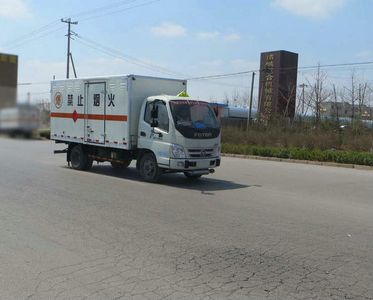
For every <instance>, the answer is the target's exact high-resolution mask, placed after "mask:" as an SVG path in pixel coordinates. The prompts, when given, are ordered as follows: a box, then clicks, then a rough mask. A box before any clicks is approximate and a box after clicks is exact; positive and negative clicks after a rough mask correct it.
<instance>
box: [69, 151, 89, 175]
mask: <svg viewBox="0 0 373 300" xmlns="http://www.w3.org/2000/svg"><path fill="white" fill-rule="evenodd" d="M70 160H71V166H72V167H73V169H75V170H88V169H90V168H91V167H92V160H91V159H90V158H89V157H88V154H87V153H86V152H85V151H84V150H83V147H82V146H81V145H76V146H74V147H73V148H72V149H71V153H70Z"/></svg>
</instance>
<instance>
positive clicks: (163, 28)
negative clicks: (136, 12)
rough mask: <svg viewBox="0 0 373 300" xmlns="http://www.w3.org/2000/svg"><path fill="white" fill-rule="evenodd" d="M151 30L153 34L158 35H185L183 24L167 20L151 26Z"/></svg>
mask: <svg viewBox="0 0 373 300" xmlns="http://www.w3.org/2000/svg"><path fill="white" fill-rule="evenodd" d="M151 32H152V34H153V35H155V36H159V37H180V36H185V35H186V29H185V28H184V27H183V26H181V25H179V24H175V23H167V22H165V23H162V24H161V25H159V26H155V27H152V28H151Z"/></svg>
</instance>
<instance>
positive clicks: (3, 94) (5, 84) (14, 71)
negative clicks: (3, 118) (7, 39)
mask: <svg viewBox="0 0 373 300" xmlns="http://www.w3.org/2000/svg"><path fill="white" fill-rule="evenodd" d="M17 80H18V56H17V55H12V54H4V53H0V108H4V107H13V106H15V105H16V102H17Z"/></svg>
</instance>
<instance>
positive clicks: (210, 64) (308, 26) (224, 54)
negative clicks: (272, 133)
mask: <svg viewBox="0 0 373 300" xmlns="http://www.w3.org/2000/svg"><path fill="white" fill-rule="evenodd" d="M135 6H137V7H135ZM105 7H106V9H105ZM109 8H110V9H109ZM372 12H373V1H372V0H231V1H228V0H220V1H213V0H204V1H201V0H199V1H198V0H188V1H181V0H159V1H151V0H127V1H126V0H124V1H118V0H110V1H109V0H107V1H104V0H90V1H85V0H82V1H72V0H61V1H46V0H0V27H1V28H2V34H1V35H0V51H3V52H8V53H14V54H18V55H19V82H32V83H40V82H48V81H49V80H50V79H51V78H52V77H53V75H55V76H56V77H57V78H63V77H64V76H65V68H66V66H65V65H66V57H65V55H66V37H65V36H64V35H65V34H66V29H67V28H66V24H62V23H60V22H59V21H58V20H59V19H60V18H62V17H64V18H65V17H70V16H71V17H72V18H73V19H74V20H78V21H79V24H78V25H77V26H73V30H74V31H75V32H77V33H78V34H79V35H80V36H81V37H83V38H85V39H86V40H85V43H86V42H87V40H93V41H94V42H95V43H98V44H100V45H104V46H106V47H109V48H113V49H116V50H118V51H119V54H120V56H122V54H123V55H129V56H131V57H134V58H137V59H140V60H141V62H143V61H144V62H146V64H147V66H148V65H149V64H152V65H156V70H154V68H151V70H150V69H148V68H144V67H143V66H139V65H136V64H133V61H132V60H131V61H128V60H127V61H126V60H123V59H122V58H119V57H113V56H108V55H106V54H104V53H102V52H100V51H97V50H96V49H93V48H92V44H91V45H90V46H89V47H88V46H86V45H85V44H82V42H84V41H81V40H79V39H77V40H76V41H73V42H72V50H71V51H72V53H73V56H74V60H75V64H76V68H77V72H78V76H100V75H109V74H129V73H136V74H144V75H156V76H162V77H184V75H185V77H197V76H202V75H209V74H220V73H230V72H239V71H245V70H251V69H257V68H258V66H259V57H260V53H261V52H264V51H269V50H279V49H283V50H289V51H293V52H297V53H299V55H300V56H299V65H300V66H308V65H315V64H317V63H319V62H320V63H321V64H334V63H345V62H359V61H372V60H373V35H372V34H371V27H372V25H371V24H370V23H371V13H372ZM85 19H87V20H85ZM53 21H55V22H54V23H51V22H53ZM46 24H50V25H49V26H48V27H45V28H42V29H41V30H40V27H42V26H44V25H46ZM34 30H37V31H36V32H33V31H34ZM30 32H32V33H31V34H30ZM25 35H26V37H27V38H25ZM15 39H18V42H13V43H12V41H14V40H15ZM95 47H97V45H96V46H95ZM141 64H142V63H141ZM158 66H160V67H162V68H165V69H167V71H172V72H173V73H177V75H172V74H166V73H167V72H163V71H164V70H163V69H162V72H159V70H160V69H159V68H158ZM351 71H352V70H351V68H349V69H347V68H344V69H338V70H335V69H334V70H327V71H326V72H328V76H329V80H330V81H332V80H335V81H338V83H340V84H343V80H345V79H347V78H348V77H349V74H350V73H351ZM357 71H358V75H359V76H361V77H362V78H364V79H366V80H372V79H373V78H372V77H371V75H372V73H371V66H370V67H368V68H367V67H365V68H363V69H358V70H357ZM307 76H312V74H311V73H304V72H303V73H300V75H299V81H302V80H305V77H307ZM249 86H250V77H249V76H241V77H234V78H225V79H224V80H213V81H212V80H209V81H191V82H190V83H189V91H190V93H191V94H192V95H194V96H196V97H200V98H205V99H214V100H222V99H224V97H225V96H226V95H228V96H230V95H232V94H234V93H241V94H243V93H247V91H248V90H249ZM28 91H31V92H32V98H33V100H34V101H38V100H39V99H41V98H48V84H47V83H46V84H33V85H29V86H20V88H19V98H20V100H22V99H24V98H25V97H26V96H25V95H26V93H27V92H28Z"/></svg>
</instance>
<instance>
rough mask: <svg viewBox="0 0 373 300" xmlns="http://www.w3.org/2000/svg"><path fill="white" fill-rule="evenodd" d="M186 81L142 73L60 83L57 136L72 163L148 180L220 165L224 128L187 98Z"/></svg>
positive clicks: (54, 88)
mask: <svg viewBox="0 0 373 300" xmlns="http://www.w3.org/2000/svg"><path fill="white" fill-rule="evenodd" d="M186 88H187V82H186V81H185V80H174V79H165V78H156V77H146V76H138V75H128V76H110V77H101V78H87V79H67V80H55V81H52V83H51V103H52V104H51V139H52V140H55V141H56V143H65V144H67V145H68V147H67V149H65V150H63V151H55V153H67V161H68V163H69V164H70V163H71V166H72V167H73V168H74V169H78V170H88V169H89V168H90V167H91V166H92V162H93V161H97V162H105V161H108V162H111V164H112V166H113V167H115V168H126V167H128V166H129V165H130V163H131V161H132V160H136V161H137V163H136V167H137V170H138V171H139V173H140V176H141V177H142V178H143V179H144V180H145V181H150V182H155V181H157V180H158V179H159V176H160V175H161V174H162V173H176V172H183V173H184V174H185V176H186V177H188V178H190V179H197V178H199V177H201V176H202V175H207V174H209V173H213V172H214V168H216V167H218V166H220V145H221V144H220V124H219V122H218V120H217V118H216V115H215V113H214V111H213V109H212V108H211V107H210V105H209V104H208V103H207V102H204V101H199V100H195V99H193V98H190V97H184V96H187V94H186Z"/></svg>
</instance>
